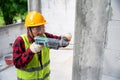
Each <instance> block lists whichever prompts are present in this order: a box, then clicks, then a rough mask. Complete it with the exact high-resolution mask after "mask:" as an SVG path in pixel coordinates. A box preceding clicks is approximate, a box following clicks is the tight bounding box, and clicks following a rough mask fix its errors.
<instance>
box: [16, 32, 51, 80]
mask: <svg viewBox="0 0 120 80" xmlns="http://www.w3.org/2000/svg"><path fill="white" fill-rule="evenodd" d="M21 37H22V38H23V40H24V44H25V49H26V50H27V49H28V48H29V47H30V45H31V44H30V43H29V41H28V38H27V34H23V35H21ZM44 37H46V36H45V34H44ZM41 56H42V57H41V61H42V66H41V64H40V61H39V58H38V54H34V56H33V59H32V60H31V61H30V62H29V63H28V65H26V66H25V67H24V68H23V69H17V78H18V80H50V76H49V75H50V54H49V48H47V47H43V48H42V50H41Z"/></svg>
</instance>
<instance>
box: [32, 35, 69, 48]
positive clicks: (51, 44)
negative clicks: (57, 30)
mask: <svg viewBox="0 0 120 80" xmlns="http://www.w3.org/2000/svg"><path fill="white" fill-rule="evenodd" d="M34 39H35V43H36V44H40V45H43V46H46V47H48V48H51V49H59V48H60V47H66V46H67V45H69V42H67V41H66V40H65V38H61V40H58V39H53V38H45V37H40V36H36V37H35V38H34Z"/></svg>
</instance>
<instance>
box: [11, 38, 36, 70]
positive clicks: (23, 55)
mask: <svg viewBox="0 0 120 80" xmlns="http://www.w3.org/2000/svg"><path fill="white" fill-rule="evenodd" d="M33 55H34V53H33V52H32V51H31V50H30V48H28V50H27V51H25V45H24V41H23V39H22V38H21V37H20V36H19V37H18V38H17V39H16V40H15V42H14V44H13V63H14V65H15V67H16V68H23V67H25V66H26V65H27V64H28V63H29V62H30V61H31V59H32V58H33Z"/></svg>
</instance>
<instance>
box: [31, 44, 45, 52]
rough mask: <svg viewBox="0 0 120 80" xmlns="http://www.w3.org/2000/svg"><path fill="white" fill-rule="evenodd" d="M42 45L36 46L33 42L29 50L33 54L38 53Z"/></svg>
mask: <svg viewBox="0 0 120 80" xmlns="http://www.w3.org/2000/svg"><path fill="white" fill-rule="evenodd" d="M42 47H43V46H42V45H39V44H36V43H35V42H33V44H31V45H30V50H31V51H32V52H33V53H38V52H40V50H41V49H42Z"/></svg>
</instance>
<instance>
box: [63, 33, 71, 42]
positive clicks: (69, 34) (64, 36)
mask: <svg viewBox="0 0 120 80" xmlns="http://www.w3.org/2000/svg"><path fill="white" fill-rule="evenodd" d="M62 37H63V38H65V40H66V41H68V42H70V41H71V38H72V35H71V33H67V34H64V35H63V36H62Z"/></svg>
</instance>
